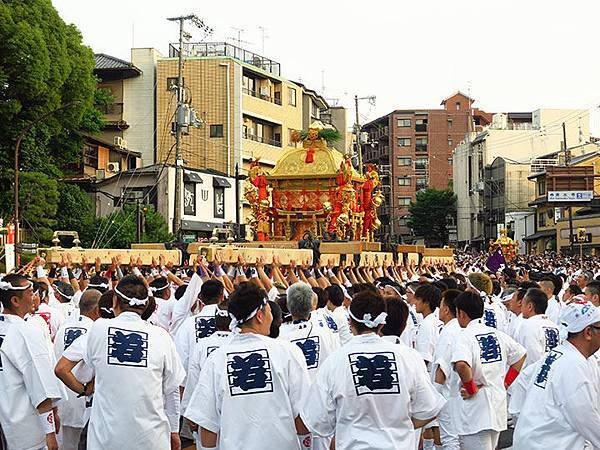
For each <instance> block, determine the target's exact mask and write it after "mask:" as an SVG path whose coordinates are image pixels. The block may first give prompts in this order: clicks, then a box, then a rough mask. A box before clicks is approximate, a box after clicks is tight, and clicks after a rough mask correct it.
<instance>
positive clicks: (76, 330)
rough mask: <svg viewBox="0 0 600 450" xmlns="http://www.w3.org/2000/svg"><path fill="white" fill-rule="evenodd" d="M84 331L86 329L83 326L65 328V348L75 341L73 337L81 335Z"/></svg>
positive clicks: (85, 331)
mask: <svg viewBox="0 0 600 450" xmlns="http://www.w3.org/2000/svg"><path fill="white" fill-rule="evenodd" d="M85 333H87V330H86V329H85V328H80V327H69V328H65V336H64V339H63V343H64V346H65V350H66V349H68V348H69V347H70V346H71V344H72V343H73V342H74V341H75V339H77V338H78V337H80V336H83V335H84V334H85Z"/></svg>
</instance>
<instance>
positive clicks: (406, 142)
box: [398, 137, 410, 147]
mask: <svg viewBox="0 0 600 450" xmlns="http://www.w3.org/2000/svg"><path fill="white" fill-rule="evenodd" d="M398 147H410V138H403V137H399V138H398Z"/></svg>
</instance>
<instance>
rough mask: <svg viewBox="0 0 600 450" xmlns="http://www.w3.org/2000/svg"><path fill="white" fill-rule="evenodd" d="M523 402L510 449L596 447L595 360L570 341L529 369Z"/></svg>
mask: <svg viewBox="0 0 600 450" xmlns="http://www.w3.org/2000/svg"><path fill="white" fill-rule="evenodd" d="M530 370H532V376H531V377H530V380H529V381H528V383H527V388H526V391H525V392H526V394H525V402H524V404H523V405H522V407H521V411H520V415H519V419H518V421H517V426H516V428H515V433H514V437H513V449H514V450H547V449H565V450H567V449H568V450H583V449H584V445H585V441H586V440H587V441H589V442H590V443H591V444H592V446H593V448H600V408H599V402H598V401H599V398H598V364H597V362H596V361H595V358H594V357H593V356H591V357H590V358H588V359H586V358H585V357H584V356H583V355H582V354H581V352H579V350H577V349H576V348H575V347H574V346H573V344H571V343H570V342H568V341H566V342H565V343H564V344H562V345H560V346H558V347H556V348H555V349H553V350H551V351H550V352H549V353H548V354H547V355H546V356H545V357H544V358H542V359H541V360H539V361H538V362H537V363H535V365H534V367H530V368H528V369H527V371H530Z"/></svg>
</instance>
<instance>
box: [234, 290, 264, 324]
mask: <svg viewBox="0 0 600 450" xmlns="http://www.w3.org/2000/svg"><path fill="white" fill-rule="evenodd" d="M264 301H265V293H264V289H260V288H259V287H257V286H256V285H255V284H253V283H250V282H249V281H243V282H241V283H240V284H239V285H238V287H237V289H236V290H235V291H233V292H232V294H231V295H230V296H229V307H228V311H229V312H230V313H231V314H233V316H234V317H235V318H236V319H237V320H238V321H245V320H247V319H248V316H249V315H250V314H252V312H253V311H254V310H255V309H257V308H260V309H262V308H264Z"/></svg>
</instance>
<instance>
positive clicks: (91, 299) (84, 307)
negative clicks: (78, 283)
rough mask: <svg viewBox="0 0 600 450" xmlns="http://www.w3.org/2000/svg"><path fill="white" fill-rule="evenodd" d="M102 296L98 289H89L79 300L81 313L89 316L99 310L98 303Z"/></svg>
mask: <svg viewBox="0 0 600 450" xmlns="http://www.w3.org/2000/svg"><path fill="white" fill-rule="evenodd" d="M101 295H102V294H101V293H100V291H97V290H96V289H87V290H86V291H85V292H84V293H83V295H82V296H81V299H80V300H79V312H80V313H81V314H82V315H84V316H89V315H90V314H91V313H93V312H94V311H97V310H98V301H99V300H100V296H101Z"/></svg>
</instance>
